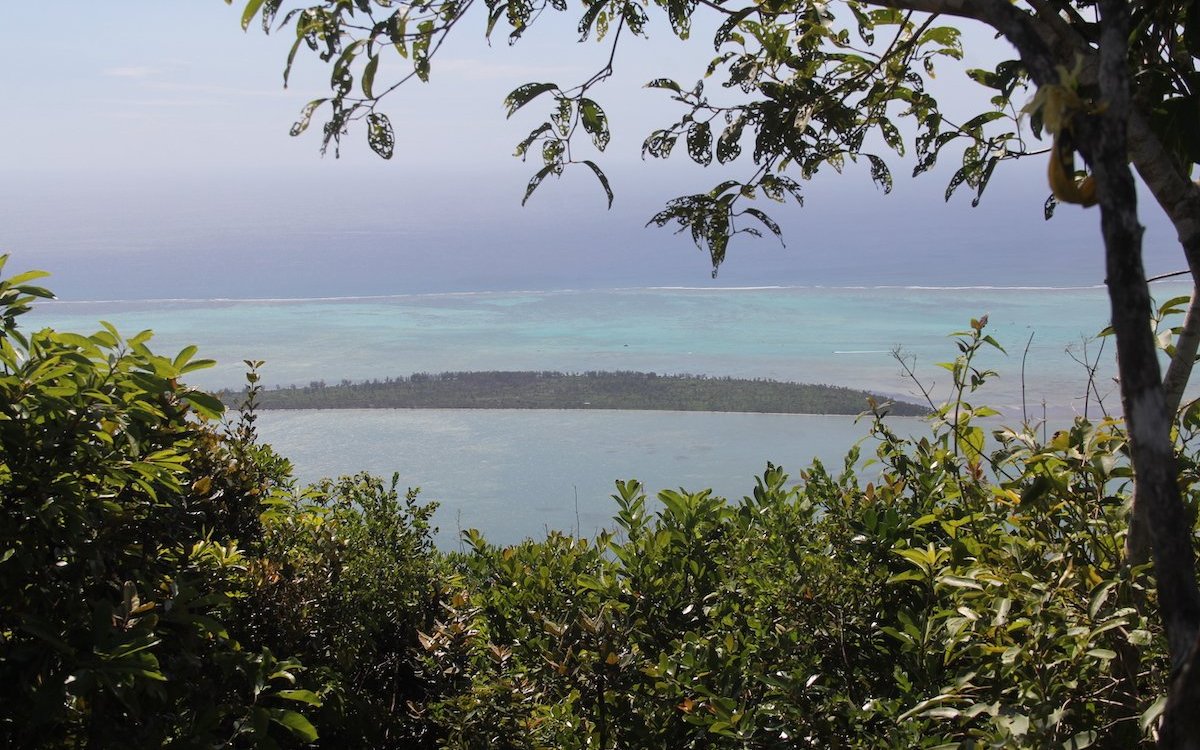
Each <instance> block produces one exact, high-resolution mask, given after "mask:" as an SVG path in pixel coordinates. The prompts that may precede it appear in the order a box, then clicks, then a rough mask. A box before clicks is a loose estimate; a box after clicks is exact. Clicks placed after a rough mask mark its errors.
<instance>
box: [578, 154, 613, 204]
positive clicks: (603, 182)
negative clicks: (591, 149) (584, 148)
mask: <svg viewBox="0 0 1200 750" xmlns="http://www.w3.org/2000/svg"><path fill="white" fill-rule="evenodd" d="M583 163H584V164H586V165H587V166H588V167H589V168H590V169H591V170H592V172H593V173H594V174H595V175H596V179H597V180H599V181H600V187H602V188H604V194H605V195H606V196H608V207H609V208H612V204H613V191H612V187H611V186H610V185H609V184H608V177H607V176H606V175H605V174H604V172H603V171H602V170H601V169H600V167H599V166H597V165H596V163H595V162H593V161H590V160H587V159H584V161H583Z"/></svg>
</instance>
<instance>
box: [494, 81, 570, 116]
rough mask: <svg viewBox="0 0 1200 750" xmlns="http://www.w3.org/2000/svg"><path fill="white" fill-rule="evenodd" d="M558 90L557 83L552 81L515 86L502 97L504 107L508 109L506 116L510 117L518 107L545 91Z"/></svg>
mask: <svg viewBox="0 0 1200 750" xmlns="http://www.w3.org/2000/svg"><path fill="white" fill-rule="evenodd" d="M558 90H559V89H558V85H557V84H553V83H526V84H524V85H521V86H518V87H516V88H515V89H513V90H512V91H511V92H509V94H508V96H506V97H504V108H505V109H506V110H507V111H508V114H507V116H508V117H512V116H513V114H514V113H515V112H516V111H517V110H518V109H520V108H521V107H524V106H525V105H526V104H528V103H529V102H531V101H533V100H534V99H535V98H537V97H539V96H541V95H542V94H545V93H546V92H547V91H558Z"/></svg>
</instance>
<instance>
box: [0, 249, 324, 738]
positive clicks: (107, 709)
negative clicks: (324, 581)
mask: <svg viewBox="0 0 1200 750" xmlns="http://www.w3.org/2000/svg"><path fill="white" fill-rule="evenodd" d="M4 260H5V258H4V257H3V256H0V266H2V265H3V261H4ZM40 275H41V274H38V273H36V272H34V273H28V274H23V275H19V276H16V277H13V278H9V279H7V280H0V322H2V325H3V328H2V329H0V502H2V503H3V512H2V513H0V669H2V670H3V671H2V675H3V679H2V680H0V705H2V706H3V707H4V710H3V713H2V714H0V744H3V745H4V746H6V747H68V746H69V747H83V746H86V747H114V746H117V745H118V744H130V745H133V746H144V747H149V746H155V745H173V746H183V747H225V746H229V745H248V744H253V745H259V746H274V745H275V744H276V743H277V742H278V741H290V740H301V741H303V740H308V739H311V738H313V737H315V730H314V729H313V727H312V725H311V724H310V723H309V721H308V720H307V719H306V718H305V716H304V715H303V714H302V713H301V712H299V711H297V710H296V707H297V706H299V707H302V708H303V707H306V705H307V704H312V703H319V700H317V698H316V696H315V694H313V693H310V692H308V691H305V690H303V689H300V688H299V686H297V685H296V684H295V683H296V681H297V675H298V674H299V673H300V672H301V670H302V667H301V666H300V665H299V664H298V663H296V662H294V661H292V660H287V659H285V660H279V659H276V658H275V657H274V656H273V655H272V653H271V651H270V650H269V649H268V648H265V647H264V648H262V649H260V650H256V651H249V650H246V649H243V648H242V647H241V645H240V644H239V643H238V641H237V640H236V639H234V638H233V637H231V636H230V634H229V624H230V615H231V612H232V609H233V603H234V601H235V600H236V599H237V598H238V597H241V596H244V595H245V593H246V591H247V589H248V586H249V579H248V578H247V558H246V556H245V554H244V553H243V550H242V548H241V547H239V541H241V540H245V541H248V542H253V541H255V540H253V539H246V537H245V536H243V535H246V534H250V535H253V534H255V533H257V528H258V527H257V524H258V522H257V515H258V501H259V498H261V497H264V496H265V495H266V494H267V493H268V492H269V491H270V486H269V485H270V483H271V481H272V479H271V474H272V470H273V468H277V467H271V466H269V465H267V464H265V463H264V464H262V465H258V466H257V467H255V466H248V465H247V464H246V462H245V461H243V460H241V459H242V458H244V456H243V454H244V453H245V451H243V450H241V449H240V448H239V447H238V445H237V443H236V441H235V440H233V439H232V438H230V437H229V436H225V435H223V434H222V433H221V432H220V431H219V428H218V426H217V425H216V424H215V422H214V420H215V419H216V418H217V417H219V416H220V412H221V406H220V403H219V402H217V401H216V400H215V399H213V397H211V396H209V395H207V394H204V393H201V392H199V391H196V390H193V389H190V388H187V387H185V386H183V385H180V383H179V378H181V377H182V376H183V375H185V374H187V373H188V372H190V371H192V370H194V369H196V368H198V367H204V366H206V365H207V364H210V363H208V362H206V361H203V360H194V359H192V357H193V355H194V353H195V349H194V348H192V347H189V348H188V349H186V350H184V351H183V352H181V353H180V354H179V355H178V356H177V357H175V358H173V359H170V358H166V357H161V356H158V355H155V354H153V353H152V352H151V351H150V350H149V349H148V348H147V346H146V342H147V341H148V339H149V338H150V333H149V332H148V331H147V332H143V333H140V334H138V335H137V336H134V337H132V338H130V339H124V338H122V337H121V336H120V335H119V334H118V333H117V331H116V330H115V329H114V328H113V327H112V326H111V325H108V324H104V326H103V328H102V330H99V331H97V332H96V333H94V334H92V335H90V336H83V335H79V334H75V333H59V332H56V331H53V330H49V329H46V330H41V331H37V332H33V333H28V334H27V333H25V332H24V331H22V330H20V329H19V327H18V326H17V318H18V317H19V316H20V315H21V314H23V313H24V312H26V311H27V310H28V309H29V304H30V302H31V301H32V300H33V299H34V298H37V297H48V296H50V294H49V292H47V291H46V290H44V289H41V288H39V287H35V286H32V285H30V284H29V283H28V282H29V281H31V280H33V279H35V278H37V277H38V276H40ZM255 450H258V451H259V452H260V453H261V452H262V451H261V449H255Z"/></svg>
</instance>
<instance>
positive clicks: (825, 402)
mask: <svg viewBox="0 0 1200 750" xmlns="http://www.w3.org/2000/svg"><path fill="white" fill-rule="evenodd" d="M217 395H218V396H220V397H221V398H222V399H223V400H225V401H226V402H230V401H233V402H235V403H236V401H237V400H240V399H241V398H242V395H241V394H236V393H231V392H228V391H225V392H221V393H219V394H217ZM873 399H874V397H873V396H871V394H869V393H866V392H865V391H856V390H852V389H850V388H842V387H839V386H830V385H807V384H802V383H781V382H779V381H777V380H765V379H758V380H747V379H741V378H709V377H703V376H696V375H657V374H655V373H652V372H585V373H582V374H565V373H561V372H503V371H491V372H443V373H440V374H436V375H430V374H426V373H417V374H415V375H413V376H411V377H407V378H405V377H398V378H387V379H385V380H370V381H367V382H363V383H351V382H349V381H344V382H342V383H341V384H339V385H333V386H329V385H325V383H323V382H316V383H311V384H309V385H308V386H307V387H303V388H297V387H292V388H278V389H272V390H267V391H263V392H262V393H261V394H260V395H259V402H258V404H259V407H260V408H262V409H363V408H366V409H648V410H657V411H747V412H776V413H783V414H859V413H862V412H864V411H867V410H868V409H869V408H870V407H871V403H872V401H873ZM887 409H888V411H890V412H891V413H893V414H896V415H899V416H916V415H920V414H926V413H928V410H927V409H923V408H921V407H919V406H916V405H914V404H907V403H904V402H897V403H892V404H889V405H888V407H887Z"/></svg>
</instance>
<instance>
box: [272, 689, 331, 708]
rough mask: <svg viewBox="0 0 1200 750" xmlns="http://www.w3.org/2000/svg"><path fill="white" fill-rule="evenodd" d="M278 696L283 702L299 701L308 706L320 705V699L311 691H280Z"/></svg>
mask: <svg viewBox="0 0 1200 750" xmlns="http://www.w3.org/2000/svg"><path fill="white" fill-rule="evenodd" d="M278 695H279V697H280V698H283V699H284V700H289V701H299V702H301V703H307V704H308V705H310V706H320V705H321V697H320V696H319V695H317V694H316V693H314V692H313V691H311V690H280V691H279V693H278Z"/></svg>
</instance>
